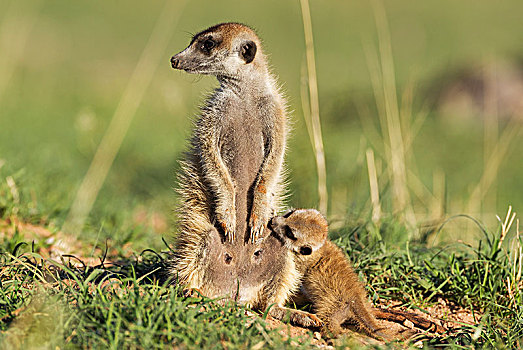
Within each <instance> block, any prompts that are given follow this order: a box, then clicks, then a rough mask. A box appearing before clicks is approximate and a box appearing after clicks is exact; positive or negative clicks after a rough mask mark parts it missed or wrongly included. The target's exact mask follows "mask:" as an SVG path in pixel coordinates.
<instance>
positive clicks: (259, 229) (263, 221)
mask: <svg viewBox="0 0 523 350" xmlns="http://www.w3.org/2000/svg"><path fill="white" fill-rule="evenodd" d="M269 219H270V211H269V208H268V203H267V201H266V200H262V201H253V203H252V210H251V216H250V218H249V227H250V228H251V242H252V243H254V242H256V241H257V240H258V239H260V238H262V235H263V231H264V230H265V228H266V227H267V224H268V222H269Z"/></svg>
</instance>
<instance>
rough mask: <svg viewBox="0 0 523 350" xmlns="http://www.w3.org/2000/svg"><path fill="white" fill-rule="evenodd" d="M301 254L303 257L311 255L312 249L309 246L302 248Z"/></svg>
mask: <svg viewBox="0 0 523 350" xmlns="http://www.w3.org/2000/svg"><path fill="white" fill-rule="evenodd" d="M300 254H301V255H311V254H312V248H311V247H309V246H307V245H304V246H303V247H300Z"/></svg>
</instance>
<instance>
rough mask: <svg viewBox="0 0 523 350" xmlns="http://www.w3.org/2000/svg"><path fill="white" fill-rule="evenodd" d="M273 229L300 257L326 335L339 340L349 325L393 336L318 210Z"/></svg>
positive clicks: (291, 215)
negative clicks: (330, 236)
mask: <svg viewBox="0 0 523 350" xmlns="http://www.w3.org/2000/svg"><path fill="white" fill-rule="evenodd" d="M269 226H270V227H271V229H272V230H273V231H274V232H275V233H276V234H278V235H279V237H280V238H281V239H282V240H283V241H284V242H285V245H286V246H287V247H288V249H289V250H291V251H293V252H294V254H295V256H296V265H297V267H298V270H299V271H300V272H301V273H302V274H303V277H302V288H301V290H302V292H303V294H304V296H305V298H306V299H307V300H308V301H310V302H311V303H312V306H313V310H314V312H315V313H316V315H317V316H318V317H319V318H320V319H321V320H322V321H323V324H324V325H323V331H324V333H326V334H329V333H330V334H332V335H333V336H337V335H339V334H340V333H341V332H342V327H341V324H343V323H344V322H345V321H352V322H355V323H356V325H357V326H358V327H359V328H360V329H362V330H364V331H366V332H367V333H368V334H369V335H371V336H373V337H377V338H382V339H390V336H389V335H388V334H387V333H386V332H385V331H384V330H382V329H380V327H379V326H378V324H377V322H376V320H375V318H374V316H373V314H372V311H371V308H370V305H369V303H368V301H367V297H366V294H365V290H364V288H363V286H362V284H361V283H360V281H359V280H358V276H357V275H356V273H354V270H353V269H352V267H351V265H350V263H349V261H348V260H347V258H346V257H345V255H344V254H343V252H342V251H341V249H340V248H338V247H337V246H336V245H335V244H334V243H332V242H331V241H329V240H328V239H327V236H328V224H327V220H325V218H324V217H323V216H322V215H321V214H320V212H319V211H317V210H314V209H298V210H294V211H290V212H288V213H287V214H285V215H284V216H277V217H274V218H273V219H272V220H271V221H270V224H269Z"/></svg>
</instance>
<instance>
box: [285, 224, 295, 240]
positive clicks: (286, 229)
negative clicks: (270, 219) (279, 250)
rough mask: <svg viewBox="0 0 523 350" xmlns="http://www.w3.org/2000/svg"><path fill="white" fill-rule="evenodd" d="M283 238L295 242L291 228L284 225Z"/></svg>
mask: <svg viewBox="0 0 523 350" xmlns="http://www.w3.org/2000/svg"><path fill="white" fill-rule="evenodd" d="M285 236H286V237H287V238H289V239H290V240H293V241H295V240H296V236H295V235H294V232H292V230H291V228H290V227H289V226H288V225H285Z"/></svg>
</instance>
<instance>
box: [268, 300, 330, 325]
mask: <svg viewBox="0 0 523 350" xmlns="http://www.w3.org/2000/svg"><path fill="white" fill-rule="evenodd" d="M268 315H269V316H271V317H273V318H275V319H277V320H280V321H285V320H289V321H290V323H291V324H293V325H295V326H300V327H305V328H317V327H321V325H322V324H323V323H322V322H321V320H320V319H319V318H318V317H317V316H316V315H314V314H311V313H309V312H306V311H301V310H295V309H290V308H287V307H282V306H278V305H273V306H272V307H271V308H270V309H269V313H268Z"/></svg>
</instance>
